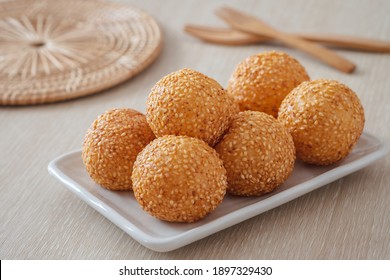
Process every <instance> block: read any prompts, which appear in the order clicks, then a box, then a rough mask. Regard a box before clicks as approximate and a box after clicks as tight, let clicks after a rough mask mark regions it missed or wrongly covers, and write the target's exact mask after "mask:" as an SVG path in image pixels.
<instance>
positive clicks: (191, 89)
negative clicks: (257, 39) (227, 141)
mask: <svg viewBox="0 0 390 280" xmlns="http://www.w3.org/2000/svg"><path fill="white" fill-rule="evenodd" d="M146 118H147V121H148V123H149V125H150V127H151V128H152V130H153V132H154V133H155V135H156V136H157V137H160V136H163V135H183V136H190V137H195V138H199V139H202V140H203V141H205V142H207V143H208V144H209V145H211V146H213V145H214V144H215V143H217V142H218V141H219V140H220V138H221V136H222V134H223V133H224V132H225V131H226V129H227V128H228V126H229V122H230V118H231V101H230V99H229V97H228V95H227V93H226V91H225V90H224V89H223V88H222V87H221V85H220V84H218V82H216V81H215V80H213V79H211V78H209V77H208V76H206V75H204V74H202V73H199V72H197V71H194V70H191V69H182V70H179V71H177V72H174V73H171V74H169V75H167V76H165V77H163V78H162V79H161V80H160V81H158V82H157V84H156V85H155V86H154V87H153V88H152V90H151V93H150V95H149V97H148V100H147V112H146Z"/></svg>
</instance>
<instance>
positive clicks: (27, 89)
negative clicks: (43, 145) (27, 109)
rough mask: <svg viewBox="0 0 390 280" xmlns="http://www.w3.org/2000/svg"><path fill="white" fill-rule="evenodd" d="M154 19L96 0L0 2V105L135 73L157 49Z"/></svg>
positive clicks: (56, 95)
mask: <svg viewBox="0 0 390 280" xmlns="http://www.w3.org/2000/svg"><path fill="white" fill-rule="evenodd" d="M161 40H162V39H161V32H160V29H159V27H158V25H157V23H156V22H155V21H154V20H153V19H152V18H151V17H150V16H148V15H146V14H145V13H143V12H141V11H139V10H137V9H134V8H133V7H130V6H127V5H123V4H119V3H111V2H103V1H97V0H70V1H69V0H67V1H50V0H38V1H33V0H24V1H12V2H6V3H0V79H1V83H0V104H36V103H45V102H53V101H59V100H64V99H70V98H74V97H79V96H83V95H87V94H92V93H95V92H98V91H100V90H103V89H106V88H108V87H111V86H114V85H116V84H118V83H120V82H123V81H124V80H126V79H128V78H130V77H132V76H134V75H135V74H137V73H138V72H140V71H141V70H142V69H144V68H145V67H146V66H147V65H149V64H150V63H151V62H152V61H153V60H154V59H155V58H156V57H157V55H158V54H159V52H160V48H161Z"/></svg>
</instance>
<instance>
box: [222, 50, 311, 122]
mask: <svg viewBox="0 0 390 280" xmlns="http://www.w3.org/2000/svg"><path fill="white" fill-rule="evenodd" d="M309 79H310V78H309V76H308V74H307V73H306V70H305V68H303V66H302V65H301V64H300V63H299V62H298V61H297V60H296V59H295V58H293V57H291V56H289V55H288V54H286V53H283V52H275V51H270V52H263V53H259V54H256V55H252V56H250V57H248V58H247V59H245V60H244V61H242V62H241V63H240V64H238V66H237V67H236V69H235V71H234V72H233V75H232V76H231V78H230V80H229V83H228V88H227V91H228V94H229V95H230V96H231V97H233V98H234V99H235V100H236V102H237V103H238V104H239V106H240V109H241V111H245V110H252V111H260V112H265V113H267V114H270V115H272V116H274V117H276V116H277V115H278V109H279V106H280V103H281V102H282V100H283V99H284V97H285V96H286V95H287V94H288V93H289V92H290V91H291V90H292V89H293V88H295V87H296V86H298V85H299V84H300V83H302V82H303V81H308V80H309Z"/></svg>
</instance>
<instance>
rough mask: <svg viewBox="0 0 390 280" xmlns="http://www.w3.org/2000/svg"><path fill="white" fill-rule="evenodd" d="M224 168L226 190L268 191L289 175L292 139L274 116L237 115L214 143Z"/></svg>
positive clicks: (236, 192)
mask: <svg viewBox="0 0 390 280" xmlns="http://www.w3.org/2000/svg"><path fill="white" fill-rule="evenodd" d="M215 149H216V151H217V152H218V154H219V156H220V158H221V159H222V161H223V164H224V166H225V168H226V172H227V178H228V189H227V191H228V192H229V193H232V194H234V195H240V196H260V195H263V194H265V193H268V192H271V191H272V190H274V189H275V188H276V187H277V186H279V185H280V184H282V183H283V182H284V181H285V180H286V179H287V178H288V176H289V175H290V174H291V172H292V170H293V168H294V162H295V148H294V142H293V140H292V137H291V135H290V134H289V133H288V131H287V129H286V128H284V127H283V126H282V125H281V124H280V123H279V122H278V121H277V120H276V119H275V118H274V117H272V116H270V115H268V114H266V113H263V112H257V111H244V112H240V113H239V114H237V115H236V116H235V117H234V118H233V120H232V123H231V125H230V128H229V130H228V131H227V133H226V134H225V135H224V137H223V139H222V140H221V141H220V142H219V143H218V144H217V145H216V146H215Z"/></svg>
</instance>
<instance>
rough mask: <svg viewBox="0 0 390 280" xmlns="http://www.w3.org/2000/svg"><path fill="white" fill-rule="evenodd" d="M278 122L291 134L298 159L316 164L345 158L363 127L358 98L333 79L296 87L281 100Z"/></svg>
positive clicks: (360, 105) (362, 113)
mask: <svg viewBox="0 0 390 280" xmlns="http://www.w3.org/2000/svg"><path fill="white" fill-rule="evenodd" d="M278 119H279V120H280V122H282V123H283V124H284V126H285V127H286V128H287V129H288V130H289V131H290V133H291V135H292V137H293V139H294V143H295V147H296V150H297V156H298V157H299V158H301V159H302V160H303V161H305V162H307V163H311V164H317V165H328V164H332V163H334V162H337V161H339V160H341V159H343V158H344V157H346V156H347V155H348V154H349V152H350V151H351V150H352V148H353V146H354V145H355V143H356V142H357V140H358V139H359V137H360V135H361V134H362V131H363V127H364V111H363V107H362V104H361V103H360V101H359V98H358V97H357V95H356V94H355V93H354V92H353V91H352V90H351V89H350V88H348V87H347V86H345V85H343V84H341V83H340V82H337V81H332V80H315V81H311V82H304V83H302V84H301V85H299V86H298V87H297V88H295V89H294V90H293V91H292V92H291V93H290V94H289V95H288V96H287V97H286V99H284V100H283V102H282V105H281V106H280V109H279V117H278Z"/></svg>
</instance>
